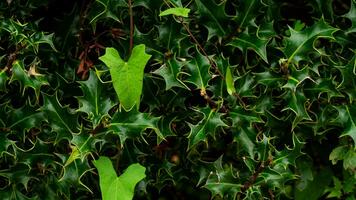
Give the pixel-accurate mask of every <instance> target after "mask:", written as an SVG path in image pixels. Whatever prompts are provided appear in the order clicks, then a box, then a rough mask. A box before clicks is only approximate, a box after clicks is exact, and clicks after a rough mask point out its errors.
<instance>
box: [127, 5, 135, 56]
mask: <svg viewBox="0 0 356 200" xmlns="http://www.w3.org/2000/svg"><path fill="white" fill-rule="evenodd" d="M128 1H129V2H128V4H129V15H130V50H129V54H131V51H132V48H133V35H134V19H133V13H132V2H131V0H128Z"/></svg>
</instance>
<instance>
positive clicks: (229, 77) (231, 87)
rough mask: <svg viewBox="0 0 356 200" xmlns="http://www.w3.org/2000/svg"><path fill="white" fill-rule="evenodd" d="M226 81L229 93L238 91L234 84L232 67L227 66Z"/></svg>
mask: <svg viewBox="0 0 356 200" xmlns="http://www.w3.org/2000/svg"><path fill="white" fill-rule="evenodd" d="M225 81H226V88H227V92H228V93H229V95H233V94H234V93H235V92H236V89H235V86H234V78H233V77H232V73H231V70H230V67H227V68H226V75H225Z"/></svg>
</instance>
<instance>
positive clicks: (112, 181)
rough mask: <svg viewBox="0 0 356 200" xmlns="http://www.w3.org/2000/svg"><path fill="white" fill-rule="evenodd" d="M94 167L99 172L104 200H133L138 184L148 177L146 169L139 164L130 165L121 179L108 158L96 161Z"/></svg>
mask: <svg viewBox="0 0 356 200" xmlns="http://www.w3.org/2000/svg"><path fill="white" fill-rule="evenodd" d="M94 166H95V167H96V168H97V169H98V172H99V177H100V189H101V195H102V199H103V200H131V199H132V198H133V196H134V191H135V186H136V184H137V183H138V182H139V181H141V180H142V179H143V178H145V177H146V175H145V171H146V168H145V167H143V166H141V165H140V164H138V163H136V164H132V165H130V166H129V167H128V168H127V169H126V170H125V172H124V173H123V174H122V175H121V176H119V177H117V175H116V172H115V170H114V167H113V165H112V163H111V161H110V159H109V158H107V157H100V158H99V159H98V160H95V161H94Z"/></svg>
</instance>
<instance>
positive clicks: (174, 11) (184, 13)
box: [159, 8, 190, 17]
mask: <svg viewBox="0 0 356 200" xmlns="http://www.w3.org/2000/svg"><path fill="white" fill-rule="evenodd" d="M189 12H190V9H189V8H169V9H167V10H165V11H162V12H161V13H160V14H159V16H160V17H162V16H167V15H176V16H180V17H188V14H189Z"/></svg>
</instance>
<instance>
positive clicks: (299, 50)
mask: <svg viewBox="0 0 356 200" xmlns="http://www.w3.org/2000/svg"><path fill="white" fill-rule="evenodd" d="M337 30H338V29H337V28H334V27H332V26H330V25H328V24H327V23H326V22H325V21H324V19H320V20H319V21H318V22H317V23H315V24H314V25H313V26H311V27H308V28H306V29H304V30H302V31H295V30H293V29H292V28H290V27H289V31H290V33H291V36H290V37H288V38H286V39H285V40H284V42H285V47H283V48H282V49H281V50H282V52H283V53H284V55H285V56H286V59H287V63H288V64H289V63H291V62H295V63H298V62H299V61H301V60H308V59H309V58H308V54H309V53H311V52H312V51H311V50H315V47H314V42H315V40H316V39H318V38H328V39H334V37H333V33H334V32H336V31H337Z"/></svg>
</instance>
